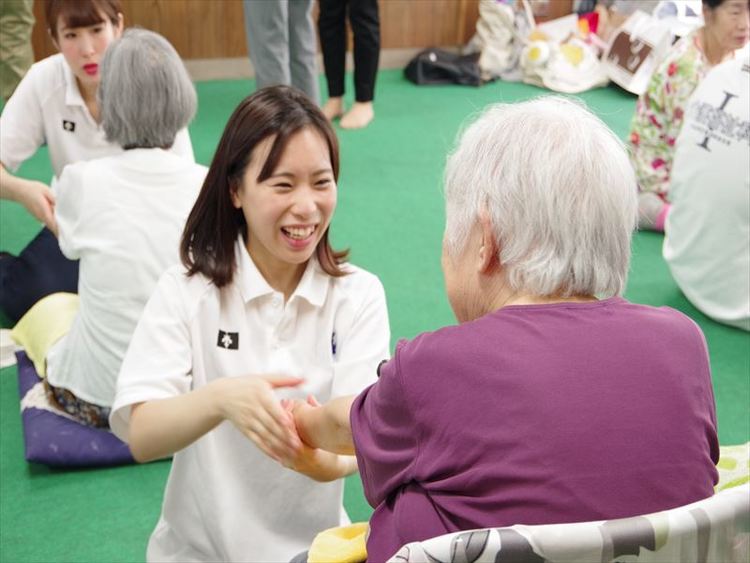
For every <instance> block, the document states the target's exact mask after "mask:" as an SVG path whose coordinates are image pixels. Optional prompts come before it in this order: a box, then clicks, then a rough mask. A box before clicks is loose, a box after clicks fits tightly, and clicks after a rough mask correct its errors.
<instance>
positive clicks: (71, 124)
mask: <svg viewBox="0 0 750 563" xmlns="http://www.w3.org/2000/svg"><path fill="white" fill-rule="evenodd" d="M63 129H64V130H65V131H70V132H71V133H73V132H74V131H75V130H76V123H75V121H68V120H67V119H63Z"/></svg>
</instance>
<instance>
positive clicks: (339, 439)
mask: <svg viewBox="0 0 750 563" xmlns="http://www.w3.org/2000/svg"><path fill="white" fill-rule="evenodd" d="M353 402H354V395H349V396H346V397H338V398H337V399H333V400H331V401H328V402H327V403H326V404H325V405H322V406H317V407H315V406H311V405H309V404H306V403H301V402H300V403H297V404H296V405H295V406H294V410H293V412H294V422H295V424H296V426H297V432H299V437H300V439H301V440H302V441H303V442H304V443H305V444H307V445H308V446H310V447H311V448H320V449H323V450H326V451H329V452H332V453H336V454H346V455H353V454H354V442H353V440H352V427H351V424H350V422H349V411H350V410H351V407H352V403H353Z"/></svg>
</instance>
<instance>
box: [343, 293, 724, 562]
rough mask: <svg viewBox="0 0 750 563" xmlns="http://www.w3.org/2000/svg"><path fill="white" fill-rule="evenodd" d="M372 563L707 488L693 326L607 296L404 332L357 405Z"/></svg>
mask: <svg viewBox="0 0 750 563" xmlns="http://www.w3.org/2000/svg"><path fill="white" fill-rule="evenodd" d="M351 425H352V432H353V436H354V444H355V449H356V452H357V461H358V462H359V471H360V474H361V477H362V482H363V484H364V491H365V496H366V497H367V500H368V502H369V503H370V504H371V505H372V506H373V507H375V512H374V514H373V516H372V519H371V521H370V527H371V532H370V537H369V539H368V542H367V553H368V560H369V561H384V560H386V559H387V558H388V557H390V556H391V555H393V554H394V553H395V552H396V551H397V550H398V549H399V548H400V547H401V546H402V545H403V544H405V543H408V542H411V541H420V540H424V539H427V538H431V537H434V536H438V535H441V534H445V533H448V532H455V531H458V530H467V529H473V528H486V527H496V526H510V525H513V524H552V523H566V522H582V521H588V520H604V519H613V518H622V517H627V516H634V515H638V514H647V513H650V512H655V511H660V510H665V509H669V508H673V507H676V506H680V505H684V504H688V503H691V502H694V501H697V500H700V499H703V498H706V497H709V496H711V495H712V494H713V485H714V484H715V483H716V481H717V472H716V468H715V467H714V466H715V464H716V462H717V461H718V459H719V443H718V439H717V436H716V413H715V407H714V398H713V390H712V388H711V374H710V370H709V365H708V353H707V349H706V344H705V340H704V338H703V334H702V333H701V331H700V329H699V328H698V326H697V325H696V324H695V323H694V322H693V321H692V320H690V319H689V318H687V317H686V316H684V315H683V314H681V313H679V312H677V311H675V310H673V309H669V308H666V307H662V308H653V307H647V306H644V305H635V304H631V303H629V302H627V301H625V300H624V299H622V298H619V297H615V298H611V299H607V300H603V301H598V302H591V303H557V304H551V305H518V306H510V307H505V308H503V309H501V310H498V311H496V312H494V313H491V314H489V315H486V316H484V317H482V318H480V319H477V320H475V321H473V322H469V323H464V324H462V325H459V326H451V327H448V328H444V329H441V330H438V331H437V332H432V333H426V334H422V335H420V336H418V337H416V338H415V339H414V340H412V341H410V342H405V341H402V342H400V343H399V345H398V346H397V348H396V353H395V355H394V357H393V359H392V360H391V361H389V362H388V363H386V364H383V365H382V367H381V369H380V379H379V381H378V382H377V383H375V384H374V385H372V386H371V387H369V388H367V389H366V390H365V391H364V392H362V394H361V395H359V397H357V399H356V400H355V401H354V404H353V405H352V409H351Z"/></svg>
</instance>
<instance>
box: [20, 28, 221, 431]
mask: <svg viewBox="0 0 750 563" xmlns="http://www.w3.org/2000/svg"><path fill="white" fill-rule="evenodd" d="M101 75H102V78H101V85H100V87H99V90H98V94H97V95H98V96H99V103H100V107H101V114H102V126H103V128H104V131H105V133H106V135H107V139H108V140H109V141H110V142H113V143H117V144H118V145H120V146H121V147H122V148H123V149H125V150H124V152H122V153H120V154H116V155H113V156H108V157H105V158H100V159H96V160H90V161H86V162H78V163H75V164H71V165H69V166H67V167H66V168H65V169H64V171H63V173H62V175H61V176H60V179H59V183H58V186H57V205H56V207H55V215H56V219H57V225H58V233H57V234H58V238H59V243H60V249H61V250H62V252H63V254H64V255H65V256H66V257H67V258H69V259H80V277H79V281H78V293H79V296H80V306H79V309H78V312H77V314H76V316H75V319H74V320H73V323H72V326H71V328H70V331H69V332H68V333H67V334H66V335H65V336H64V337H62V338H61V339H60V340H58V341H57V342H56V343H55V344H54V345H53V346H52V347H51V348H50V350H49V351H48V353H47V378H46V387H47V391H48V396H49V397H50V399H51V400H52V401H53V402H54V403H57V404H58V405H59V406H60V407H61V408H62V409H63V410H65V411H66V412H68V413H69V414H70V415H72V416H74V417H76V418H77V419H78V420H80V421H81V422H82V423H84V424H87V425H90V426H95V427H107V426H108V425H109V423H108V416H109V407H110V406H111V405H112V401H113V400H114V394H115V383H116V379H117V374H118V372H119V370H120V364H121V363H122V359H123V357H124V355H125V352H126V350H127V347H128V344H129V342H130V339H131V336H132V333H133V331H134V330H135V326H136V323H137V321H138V319H139V317H140V315H141V311H142V310H143V307H144V306H145V304H146V301H147V300H148V298H149V297H150V295H151V292H152V290H153V288H154V287H155V286H156V282H157V281H158V279H159V277H160V276H161V274H162V273H163V272H164V271H165V270H166V269H167V268H169V267H170V266H172V265H175V264H178V263H179V254H178V249H179V240H180V235H181V234H182V229H183V228H184V225H185V221H186V219H187V216H188V214H189V212H190V209H191V208H192V206H193V203H194V202H195V198H196V197H197V194H198V191H199V190H200V187H201V184H202V182H203V179H204V177H205V174H206V168H205V167H204V166H200V165H198V164H195V163H194V162H193V161H192V160H190V159H187V158H183V157H181V156H178V155H177V154H175V153H173V152H170V151H169V149H170V147H171V146H172V144H173V143H174V141H175V136H176V135H177V133H178V131H180V130H181V129H183V128H184V127H186V126H187V124H188V123H189V122H190V120H191V119H192V118H193V116H194V114H195V111H196V106H197V96H196V93H195V88H194V87H193V84H192V82H191V81H190V77H189V76H188V73H187V71H186V69H185V67H184V65H183V63H182V61H181V60H180V57H179V55H178V54H177V52H176V51H175V50H174V48H173V47H172V46H171V45H170V44H169V42H168V41H167V40H166V39H164V38H163V37H162V36H160V35H158V34H156V33H153V32H151V31H146V30H143V29H130V30H127V31H126V32H125V33H124V35H123V36H122V38H121V39H119V40H117V41H116V42H115V43H113V44H112V46H111V47H110V48H109V49H108V50H107V52H106V55H105V56H104V59H103V61H102V64H101ZM32 311H34V309H33V308H32V310H31V311H30V313H29V314H32Z"/></svg>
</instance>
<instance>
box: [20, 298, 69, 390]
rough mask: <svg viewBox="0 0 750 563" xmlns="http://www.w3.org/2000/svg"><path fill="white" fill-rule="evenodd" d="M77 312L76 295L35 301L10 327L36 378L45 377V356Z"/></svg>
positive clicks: (66, 329)
mask: <svg viewBox="0 0 750 563" xmlns="http://www.w3.org/2000/svg"><path fill="white" fill-rule="evenodd" d="M77 312H78V295H77V294H75V293H53V294H52V295H48V296H47V297H44V298H43V299H40V300H39V301H37V302H36V303H35V304H34V306H33V307H32V308H31V309H29V310H28V311H27V312H26V314H25V315H24V316H23V317H21V320H19V321H18V322H17V323H16V326H14V327H13V330H12V331H11V333H10V336H11V338H13V340H15V342H16V344H18V345H19V346H22V347H23V348H24V350H26V355H27V356H28V357H29V358H30V359H31V361H32V362H33V363H34V368H35V369H36V372H37V373H38V374H39V377H45V376H46V375H47V362H46V359H47V352H48V351H49V349H50V348H52V345H53V344H54V343H55V342H57V341H58V340H60V338H62V337H63V336H65V335H66V334H67V333H68V331H69V330H70V327H71V326H72V325H73V319H75V316H76V313H77Z"/></svg>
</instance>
